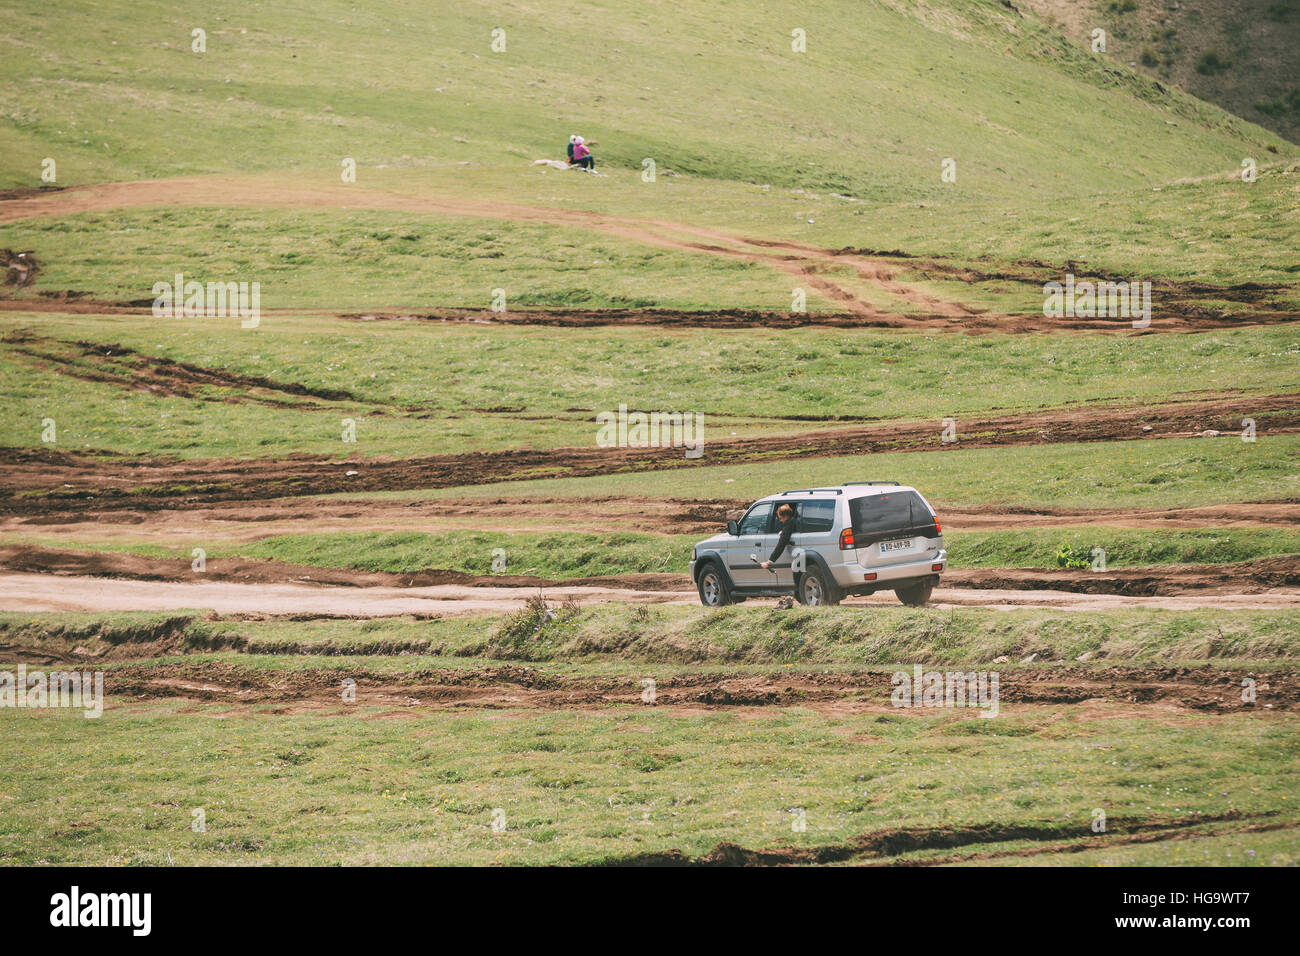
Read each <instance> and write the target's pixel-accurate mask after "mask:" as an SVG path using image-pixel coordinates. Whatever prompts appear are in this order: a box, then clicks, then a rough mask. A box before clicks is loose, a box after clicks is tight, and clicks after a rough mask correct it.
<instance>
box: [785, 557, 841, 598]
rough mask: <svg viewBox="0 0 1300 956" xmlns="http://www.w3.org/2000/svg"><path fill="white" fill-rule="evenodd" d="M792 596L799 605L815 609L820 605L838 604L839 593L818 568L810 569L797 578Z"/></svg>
mask: <svg viewBox="0 0 1300 956" xmlns="http://www.w3.org/2000/svg"><path fill="white" fill-rule="evenodd" d="M794 596H795V597H796V598H798V599H799V603H800V604H806V605H807V606H809V607H817V606H818V605H822V604H839V603H840V597H841V595H840V591H839V588H837V587H836V586H835V585H834V583H832V582H831V581H828V580H827V579H826V574H825V572H824V571H822V569H821V568H818V567H815V566H814V567H810V568H809V569H808V570H807V571H805V572H804V573H803V574H801V575H800V576H799V583H798V584H797V585H796V586H795V589H794Z"/></svg>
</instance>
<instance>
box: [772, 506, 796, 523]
mask: <svg viewBox="0 0 1300 956" xmlns="http://www.w3.org/2000/svg"><path fill="white" fill-rule="evenodd" d="M776 516H777V518H779V519H780V520H781V521H789V520H790V519H791V518H793V517H794V508H792V507H790V505H782V506H781V507H779V508H777V509H776Z"/></svg>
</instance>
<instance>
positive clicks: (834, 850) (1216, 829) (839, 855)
mask: <svg viewBox="0 0 1300 956" xmlns="http://www.w3.org/2000/svg"><path fill="white" fill-rule="evenodd" d="M1276 815H1277V811H1274V810H1269V811H1263V812H1258V813H1243V812H1241V811H1239V810H1228V811H1225V812H1223V813H1217V814H1194V815H1189V816H1183V817H1123V816H1117V817H1108V818H1107V820H1106V825H1107V832H1106V834H1105V835H1104V836H1093V835H1091V834H1089V835H1088V836H1083V837H1080V836H1077V831H1078V830H1079V829H1080V827H1079V825H1078V824H1074V825H1072V826H1069V827H1067V826H1066V825H1064V824H1062V823H1060V822H1056V821H1042V822H1027V823H1002V822H990V823H980V824H974V825H968V826H957V827H894V828H890V829H885V830H873V831H871V832H870V833H864V834H862V835H861V836H858V837H856V838H855V839H853V840H851V841H849V842H847V843H832V844H826V845H823V846H812V847H803V846H775V847H768V848H762V849H757V848H755V849H751V848H746V847H742V846H739V845H738V844H735V843H719V844H718V845H717V846H716V847H714V848H713V849H712V850H710V851H709V852H708V853H706V854H704V855H703V856H699V857H692V856H690V855H688V854H686V853H684V852H682V851H681V850H659V851H652V852H649V853H638V854H635V855H632V856H624V857H614V858H611V859H609V860H607V861H606V865H608V866H798V865H805V866H806V865H809V864H829V863H845V862H849V861H853V860H859V859H864V860H871V859H879V858H882V857H894V856H898V855H900V854H903V853H914V852H916V851H919V850H948V849H961V848H971V849H974V848H977V847H980V846H984V845H988V844H991V843H1010V842H1015V841H1024V840H1033V841H1041V842H1042V844H1043V845H1041V846H1036V847H1029V848H1026V849H1017V850H1007V851H1002V852H996V851H995V852H988V853H978V852H975V853H957V854H951V855H948V856H944V857H931V858H925V859H919V860H898V861H892V862H890V863H888V864H885V865H891V866H940V865H943V864H946V863H957V862H964V861H969V860H990V859H998V858H1003V857H1017V856H1037V855H1040V854H1044V853H1062V852H1066V853H1068V852H1079V851H1082V850H1091V849H1099V848H1103V849H1104V848H1106V847H1112V846H1126V845H1131V844H1135V843H1154V842H1160V841H1163V840H1169V839H1192V838H1195V837H1199V836H1211V835H1214V834H1216V833H1234V834H1235V833H1261V832H1268V831H1273V830H1280V829H1291V828H1294V827H1298V826H1300V822H1296V821H1292V820H1272V819H1271V818H1273V817H1275V816H1276ZM1238 821H1241V822H1242V824H1243V825H1242V826H1239V827H1227V828H1225V827H1222V826H1217V825H1218V824H1223V823H1234V822H1238ZM1049 841H1051V842H1049ZM1065 841H1068V842H1065Z"/></svg>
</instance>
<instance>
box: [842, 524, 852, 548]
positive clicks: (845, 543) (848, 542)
mask: <svg viewBox="0 0 1300 956" xmlns="http://www.w3.org/2000/svg"><path fill="white" fill-rule="evenodd" d="M840 550H841V551H852V550H853V529H852V528H845V529H844V530H843V531H841V532H840Z"/></svg>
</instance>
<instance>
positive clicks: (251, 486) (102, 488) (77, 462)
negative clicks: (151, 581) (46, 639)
mask: <svg viewBox="0 0 1300 956" xmlns="http://www.w3.org/2000/svg"><path fill="white" fill-rule="evenodd" d="M1243 416H1248V417H1252V418H1255V419H1256V420H1257V421H1258V423H1259V424H1258V427H1259V429H1260V431H1261V432H1265V433H1268V434H1277V433H1290V432H1295V431H1300V394H1284V395H1270V396H1257V397H1241V398H1231V399H1219V400H1212V401H1206V400H1200V401H1185V402H1175V403H1167V404H1164V405H1159V406H1143V407H1141V408H1133V407H1127V406H1118V405H1108V406H1103V405H1098V406H1090V407H1086V408H1077V409H1051V410H1046V411H1037V412H1027V413H1024V414H1021V415H1006V416H999V417H984V418H971V419H970V420H962V421H961V422H959V423H958V440H957V441H955V442H952V443H943V442H942V441H940V436H939V430H938V429H937V428H936V426H935V424H934V423H931V422H915V423H899V424H882V425H871V426H864V427H859V428H852V429H829V430H824V431H816V432H808V433H802V434H793V435H775V436H763V437H757V438H734V439H723V440H720V441H711V442H709V444H708V446H707V450H706V454H705V457H704V458H701V459H694V460H692V459H687V458H685V457H684V456H683V455H682V454H680V449H673V448H651V449H630V448H600V447H596V446H594V445H593V446H588V447H580V448H554V449H545V450H534V449H515V450H509V451H491V452H470V453H466V454H460V455H431V456H427V457H421V458H409V459H400V460H396V461H394V460H385V459H366V460H360V459H356V458H345V459H331V458H326V457H324V456H320V455H306V454H304V455H294V456H291V457H289V458H282V459H218V460H191V461H180V460H175V459H149V458H135V459H129V460H124V459H121V458H114V457H109V456H108V455H107V454H103V455H99V456H96V455H94V454H86V453H69V452H59V451H51V450H48V449H35V448H8V449H3V450H4V451H5V453H6V454H5V455H4V461H3V464H0V516H3V515H14V516H30V515H39V514H44V513H50V512H58V513H61V514H65V515H67V514H74V513H79V512H80V513H86V512H89V511H92V510H93V511H96V512H103V511H111V510H113V509H120V508H135V509H145V510H150V511H156V510H159V509H160V508H173V509H174V508H184V507H195V506H201V505H207V504H210V503H212V502H214V501H229V500H237V499H249V498H258V499H268V498H282V497H293V496H300V495H320V494H336V493H339V492H349V491H352V492H373V491H395V490H403V489H418V488H449V487H457V486H466V485H478V484H489V483H497V482H509V481H519V480H526V479H527V480H531V479H545V478H576V477H585V476H592V475H600V474H614V473H633V472H647V471H660V470H668V469H674V468H689V467H692V466H693V465H697V464H699V463H700V462H704V463H705V464H707V465H724V464H740V463H744V462H751V461H759V460H762V461H775V460H779V459H807V458H822V457H831V456H835V457H839V456H849V455H868V454H876V453H879V452H886V451H930V452H935V453H942V452H945V451H953V450H960V449H963V448H991V447H1006V446H1013V445H1016V446H1019V445H1046V444H1058V443H1068V442H1091V441H1126V440H1147V439H1158V438H1173V437H1180V438H1185V437H1190V436H1194V435H1198V434H1201V433H1203V432H1216V433H1219V434H1227V435H1231V434H1233V433H1235V432H1236V431H1237V430H1238V429H1239V428H1240V425H1241V419H1242V417H1243ZM1207 440H1208V439H1207ZM349 472H351V474H349ZM34 491H40V492H44V494H39V495H33V494H30V493H31V492H34Z"/></svg>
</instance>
